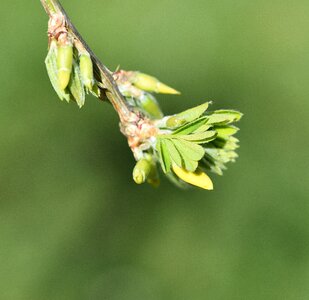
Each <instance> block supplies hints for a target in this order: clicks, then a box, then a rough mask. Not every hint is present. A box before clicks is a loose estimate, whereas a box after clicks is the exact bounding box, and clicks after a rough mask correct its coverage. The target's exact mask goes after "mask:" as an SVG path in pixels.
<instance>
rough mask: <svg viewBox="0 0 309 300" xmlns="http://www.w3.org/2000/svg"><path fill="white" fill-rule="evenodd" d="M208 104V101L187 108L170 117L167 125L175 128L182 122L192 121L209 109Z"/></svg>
mask: <svg viewBox="0 0 309 300" xmlns="http://www.w3.org/2000/svg"><path fill="white" fill-rule="evenodd" d="M208 106H209V102H206V103H204V104H202V105H199V106H196V107H194V108H190V109H188V110H185V111H183V112H181V113H179V114H177V115H175V116H172V117H170V118H169V119H168V120H167V122H166V125H167V126H168V127H170V128H174V127H177V126H179V125H181V124H184V123H188V122H192V121H194V120H196V119H197V118H199V117H200V116H201V115H202V114H203V113H204V112H205V111H206V110H207V108H208Z"/></svg>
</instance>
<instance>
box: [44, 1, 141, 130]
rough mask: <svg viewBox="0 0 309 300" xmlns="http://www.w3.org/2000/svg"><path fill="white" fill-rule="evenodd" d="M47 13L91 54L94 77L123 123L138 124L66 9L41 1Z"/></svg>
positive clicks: (112, 80) (50, 2)
mask: <svg viewBox="0 0 309 300" xmlns="http://www.w3.org/2000/svg"><path fill="white" fill-rule="evenodd" d="M40 1H41V3H42V5H43V7H44V9H45V11H46V13H47V14H48V16H49V17H50V18H52V17H53V16H55V15H58V17H61V18H63V20H64V23H65V27H66V28H67V30H68V31H69V32H70V34H71V35H72V36H73V37H74V39H75V40H76V41H77V42H78V43H79V44H81V45H82V47H84V48H85V49H86V50H87V52H88V53H89V54H90V56H91V59H92V62H93V66H94V75H95V77H96V79H97V81H98V82H99V83H100V84H101V85H102V88H103V92H104V94H105V95H106V97H107V98H108V100H109V101H110V102H111V104H112V105H113V107H114V109H115V110H116V111H117V113H118V115H119V118H120V121H121V123H124V124H125V123H131V122H136V121H138V119H139V118H140V117H139V116H137V115H136V114H135V113H134V112H132V111H131V109H130V107H129V106H128V105H127V103H126V101H125V99H124V97H123V96H122V94H121V93H120V91H119V89H118V86H117V84H116V82H115V80H114V78H113V76H112V72H111V71H110V70H109V69H108V68H107V67H106V66H105V65H104V64H103V63H102V62H101V61H100V60H99V59H98V57H97V56H96V55H95V54H94V53H93V51H92V50H91V49H90V47H89V46H88V45H87V43H86V42H85V41H84V39H83V38H82V36H81V35H80V33H79V32H78V31H77V29H76V27H75V26H74V24H73V23H72V22H71V20H70V18H69V17H68V15H67V13H66V12H65V10H64V8H63V7H62V5H61V4H60V2H59V1H58V0H40Z"/></svg>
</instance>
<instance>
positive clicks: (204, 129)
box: [194, 124, 212, 133]
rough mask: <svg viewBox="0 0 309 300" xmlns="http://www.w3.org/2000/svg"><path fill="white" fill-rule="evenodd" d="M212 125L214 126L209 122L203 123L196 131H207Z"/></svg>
mask: <svg viewBox="0 0 309 300" xmlns="http://www.w3.org/2000/svg"><path fill="white" fill-rule="evenodd" d="M211 127H212V125H208V124H205V125H202V126H200V127H199V128H197V129H196V130H194V133H200V132H204V131H207V130H209V129H210V128H211Z"/></svg>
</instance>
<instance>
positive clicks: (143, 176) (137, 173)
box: [133, 158, 153, 184]
mask: <svg viewBox="0 0 309 300" xmlns="http://www.w3.org/2000/svg"><path fill="white" fill-rule="evenodd" d="M152 168H153V165H152V163H151V162H150V161H149V160H147V159H145V158H143V159H141V160H139V161H138V162H137V163H136V165H135V167H134V170H133V179H134V181H135V182H136V183H137V184H142V183H144V182H145V181H146V180H147V178H148V176H149V174H150V173H151V170H152Z"/></svg>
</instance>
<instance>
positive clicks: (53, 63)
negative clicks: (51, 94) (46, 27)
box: [45, 40, 70, 102]
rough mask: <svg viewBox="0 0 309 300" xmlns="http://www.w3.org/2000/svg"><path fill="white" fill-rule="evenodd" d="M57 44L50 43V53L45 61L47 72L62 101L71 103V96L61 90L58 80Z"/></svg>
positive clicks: (53, 41)
mask: <svg viewBox="0 0 309 300" xmlns="http://www.w3.org/2000/svg"><path fill="white" fill-rule="evenodd" d="M57 51H58V50H57V42H56V40H52V41H51V43H50V47H49V51H48V54H47V56H46V59H45V65H46V70H47V73H48V76H49V79H50V82H51V84H52V86H53V88H54V90H55V91H56V93H57V95H58V96H59V98H60V99H61V100H66V101H67V102H69V101H70V94H69V93H68V92H67V91H65V90H62V89H60V87H59V80H58V68H57Z"/></svg>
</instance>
